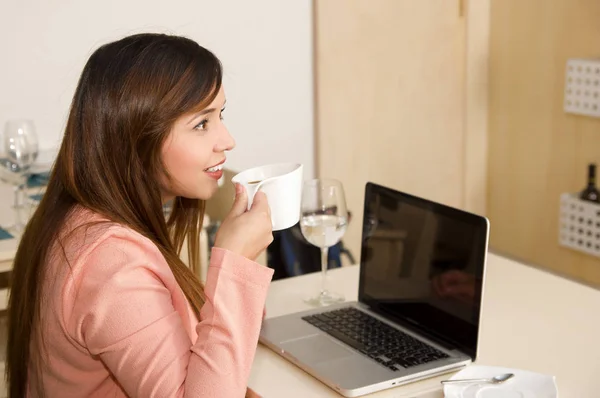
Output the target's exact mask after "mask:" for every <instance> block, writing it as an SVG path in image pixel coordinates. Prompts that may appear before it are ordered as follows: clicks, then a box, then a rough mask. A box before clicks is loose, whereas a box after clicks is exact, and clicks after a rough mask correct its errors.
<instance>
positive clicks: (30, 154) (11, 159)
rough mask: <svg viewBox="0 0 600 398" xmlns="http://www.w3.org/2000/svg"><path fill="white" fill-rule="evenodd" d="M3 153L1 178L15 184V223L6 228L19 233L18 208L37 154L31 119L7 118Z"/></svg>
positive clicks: (22, 226)
mask: <svg viewBox="0 0 600 398" xmlns="http://www.w3.org/2000/svg"><path fill="white" fill-rule="evenodd" d="M3 138H4V139H3V142H4V154H3V156H2V161H1V165H2V167H3V169H4V170H3V171H4V172H3V173H2V177H1V178H2V180H3V181H4V182H7V183H9V184H11V185H14V186H15V189H14V206H13V207H14V211H15V224H14V225H13V226H10V227H8V228H7V229H9V230H12V231H11V232H16V233H21V232H22V231H23V228H24V224H23V222H22V221H21V215H20V210H21V208H23V207H24V204H25V187H26V185H27V176H28V174H29V169H30V168H31V166H32V165H33V163H34V162H35V160H36V158H37V156H38V139H37V135H36V133H35V126H34V124H33V121H32V120H28V119H16V120H9V121H7V122H6V124H5V126H4V137H3Z"/></svg>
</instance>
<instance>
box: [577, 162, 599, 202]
mask: <svg viewBox="0 0 600 398" xmlns="http://www.w3.org/2000/svg"><path fill="white" fill-rule="evenodd" d="M579 198H580V199H582V200H587V201H588V202H596V203H598V202H600V192H598V188H596V165H595V164H594V163H591V164H590V165H588V180H587V187H585V189H584V190H583V191H581V193H580V194H579Z"/></svg>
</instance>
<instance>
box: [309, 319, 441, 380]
mask: <svg viewBox="0 0 600 398" xmlns="http://www.w3.org/2000/svg"><path fill="white" fill-rule="evenodd" d="M302 319H303V320H305V321H306V322H308V323H310V324H311V325H313V326H315V327H317V328H319V329H321V330H322V331H324V332H325V333H327V334H329V335H331V336H332V337H335V338H336V339H338V340H340V341H341V342H343V343H345V344H347V345H349V346H350V347H352V348H354V349H356V350H358V351H360V352H361V353H363V354H364V355H367V356H368V357H370V358H372V359H373V360H375V361H376V362H378V363H380V364H382V365H383V366H385V367H387V368H388V369H390V370H393V371H398V370H401V369H406V368H410V367H412V366H417V365H421V364H424V363H427V362H431V361H436V360H438V359H443V358H448V355H446V354H444V353H443V352H441V351H440V350H437V349H435V348H433V347H431V346H429V345H427V344H425V343H423V342H421V341H419V340H417V339H415V338H413V337H412V336H410V335H408V334H406V333H403V332H401V331H400V330H398V329H394V328H393V327H391V326H389V325H387V324H386V323H383V322H381V321H380V320H378V319H376V318H374V317H372V316H370V315H368V314H366V313H364V312H362V311H359V310H357V309H356V308H352V307H348V308H342V309H339V310H333V311H327V312H322V313H320V314H316V315H309V316H305V317H302Z"/></svg>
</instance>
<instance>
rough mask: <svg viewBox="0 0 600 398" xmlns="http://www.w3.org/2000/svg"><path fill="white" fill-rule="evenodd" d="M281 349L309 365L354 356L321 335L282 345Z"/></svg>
mask: <svg viewBox="0 0 600 398" xmlns="http://www.w3.org/2000/svg"><path fill="white" fill-rule="evenodd" d="M281 348H283V349H284V350H285V351H287V352H289V353H290V354H291V355H293V356H294V357H296V358H297V359H299V360H301V361H302V362H304V363H310V364H317V363H319V362H324V361H331V360H332V359H341V358H344V357H349V356H352V355H354V352H353V351H351V350H349V349H347V348H346V347H344V346H342V345H341V344H339V343H336V342H335V341H333V340H332V339H331V338H329V337H327V336H324V335H321V334H316V335H312V336H308V337H304V338H301V339H295V340H293V341H288V342H286V343H282V344H281Z"/></svg>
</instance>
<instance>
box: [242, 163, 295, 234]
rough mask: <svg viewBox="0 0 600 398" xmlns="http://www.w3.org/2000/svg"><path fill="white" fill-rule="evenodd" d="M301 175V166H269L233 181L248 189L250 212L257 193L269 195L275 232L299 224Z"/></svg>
mask: <svg viewBox="0 0 600 398" xmlns="http://www.w3.org/2000/svg"><path fill="white" fill-rule="evenodd" d="M302 171H303V166H302V164H300V163H280V164H269V165H265V166H260V167H254V168H252V169H248V170H245V171H242V172H241V173H239V174H237V175H235V176H234V177H233V178H232V179H231V181H232V182H233V183H239V184H242V185H243V186H244V188H246V192H247V193H248V209H250V207H252V201H253V199H254V195H255V194H256V192H258V191H262V192H264V193H265V195H267V199H268V201H269V207H270V208H271V222H272V224H273V231H279V230H282V229H286V228H289V227H291V226H293V225H295V224H296V223H297V222H298V221H299V220H300V200H301V199H302Z"/></svg>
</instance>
